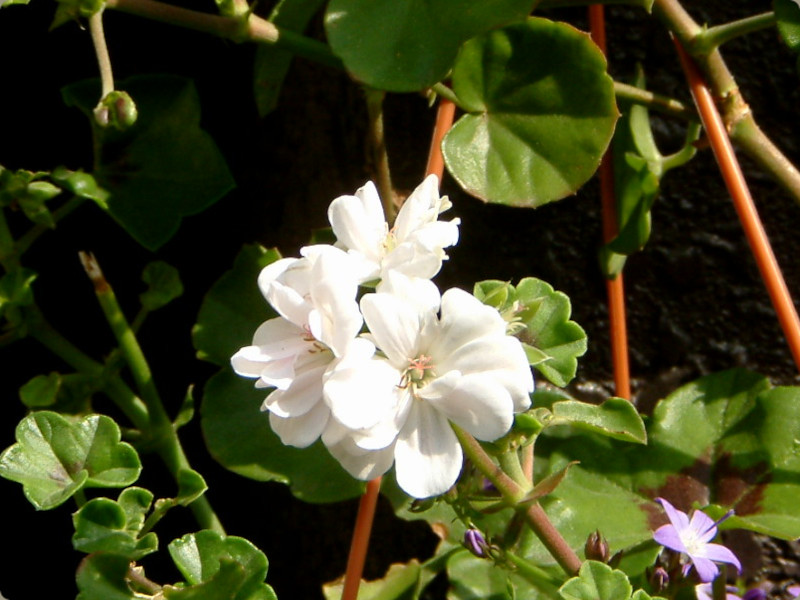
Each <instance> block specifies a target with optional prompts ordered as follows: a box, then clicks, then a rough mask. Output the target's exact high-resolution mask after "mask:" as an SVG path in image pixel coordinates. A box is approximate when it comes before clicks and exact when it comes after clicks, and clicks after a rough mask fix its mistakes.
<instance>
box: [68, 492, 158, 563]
mask: <svg viewBox="0 0 800 600" xmlns="http://www.w3.org/2000/svg"><path fill="white" fill-rule="evenodd" d="M152 502H153V494H152V493H150V492H149V491H148V490H145V489H143V488H137V487H130V488H126V489H124V490H122V492H121V493H120V495H119V499H118V500H117V501H116V502H115V501H113V500H111V499H110V498H93V499H92V500H89V502H87V503H86V504H84V505H83V506H82V507H81V509H80V510H79V511H78V512H76V513H75V514H74V515H73V516H72V522H73V524H74V526H75V534H74V535H73V536H72V545H73V546H74V547H75V549H76V550H78V551H80V552H86V553H92V552H109V553H111V554H118V555H121V556H125V557H127V558H128V560H139V559H140V558H142V557H143V556H146V555H147V554H150V553H151V552H155V551H156V550H157V549H158V538H157V537H156V534H155V533H152V532H150V533H147V534H145V535H144V536H142V537H141V538H140V537H139V532H140V531H141V529H142V526H143V525H144V519H145V515H146V514H147V511H148V510H150V505H151V504H152Z"/></svg>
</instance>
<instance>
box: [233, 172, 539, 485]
mask: <svg viewBox="0 0 800 600" xmlns="http://www.w3.org/2000/svg"><path fill="white" fill-rule="evenodd" d="M449 207H450V203H449V201H448V200H447V198H446V197H440V196H439V191H438V180H437V178H436V177H435V176H429V177H428V178H427V179H425V181H424V182H422V184H421V185H419V187H417V188H416V189H415V190H414V192H413V193H412V194H411V195H410V196H409V197H408V199H407V200H406V202H405V203H404V204H403V206H402V208H401V209H400V212H399V214H398V216H397V220H396V222H395V224H394V227H392V228H391V229H389V227H388V226H387V224H386V221H385V218H384V214H383V209H382V207H381V203H380V198H379V197H378V193H377V191H376V189H375V186H374V185H373V184H372V183H367V184H366V185H365V186H364V187H362V188H361V189H359V190H358V191H357V192H356V194H355V196H341V197H339V198H337V199H335V200H334V201H333V202H332V203H331V205H330V207H329V209H328V218H329V220H330V223H331V226H332V228H333V232H334V234H335V235H336V238H337V240H338V241H337V243H336V245H335V246H328V245H316V246H307V247H305V248H303V249H302V250H301V252H300V254H301V258H286V259H282V260H279V261H277V262H275V263H273V264H271V265H269V266H267V267H266V268H264V270H263V271H262V272H261V274H260V275H259V278H258V285H259V287H260V289H261V292H262V293H263V294H264V297H265V298H266V299H267V301H268V302H269V303H270V305H272V307H273V308H274V309H275V310H276V311H277V312H278V314H279V315H280V316H279V317H276V318H274V319H270V320H269V321H267V322H265V323H263V324H262V325H261V326H260V327H259V328H258V330H257V331H256V333H255V335H254V337H253V343H252V345H251V346H246V347H244V348H242V349H241V350H239V351H238V352H237V353H236V354H235V355H234V356H233V357H232V358H231V364H232V365H233V368H234V370H235V371H236V372H237V373H238V374H239V375H243V376H245V377H252V378H257V381H256V387H259V388H267V387H274V388H277V389H276V390H275V391H273V392H272V393H271V394H269V395H268V396H267V398H266V400H264V404H263V407H262V409H263V410H267V411H269V418H270V424H271V426H272V428H273V430H274V431H275V432H276V433H277V434H278V436H280V438H281V441H282V442H283V443H284V444H288V445H292V446H297V447H301V448H302V447H306V446H309V445H310V444H312V443H314V442H315V441H316V440H317V439H319V438H321V439H322V441H323V443H324V444H325V446H326V447H327V448H328V450H329V451H330V452H331V454H332V455H333V456H335V457H336V458H337V460H338V461H339V462H340V463H341V464H342V466H343V467H344V468H345V469H346V470H347V471H348V472H349V473H350V474H352V475H353V476H354V477H357V478H359V479H364V480H368V479H372V478H374V477H377V476H379V475H381V474H383V473H385V472H386V471H387V470H388V469H389V468H390V467H391V466H392V464H394V465H395V470H396V474H397V481H398V483H399V485H400V487H402V488H403V489H404V490H405V491H406V492H407V493H408V494H410V495H411V496H414V497H416V498H426V497H429V496H435V495H438V494H442V493H444V492H445V491H447V490H448V489H449V488H450V487H451V486H452V485H453V484H454V483H455V481H456V479H458V475H459V473H460V471H461V465H462V451H461V446H460V445H459V443H458V440H457V439H456V436H455V433H454V432H453V430H452V428H451V427H450V423H449V422H450V421H452V422H453V423H455V424H456V425H458V426H459V427H461V428H463V429H464V430H466V431H468V432H469V433H471V434H472V435H474V436H475V437H476V438H478V439H480V440H484V441H491V440H495V439H497V438H499V437H501V436H502V435H504V434H505V433H507V432H508V430H509V429H510V428H511V425H512V423H513V419H514V413H516V412H520V411H524V410H526V409H527V408H528V406H529V405H530V393H531V392H532V391H533V376H532V374H531V370H530V367H529V365H528V361H527V359H526V357H525V353H524V351H523V349H522V346H521V344H520V343H519V341H518V340H517V339H516V338H514V337H511V336H508V335H506V323H505V321H504V320H503V318H502V317H501V316H500V314H499V313H498V312H497V311H496V310H495V309H494V308H491V307H489V306H486V305H484V304H482V303H481V302H480V301H478V300H477V299H476V298H475V297H473V296H472V295H470V294H468V293H466V292H464V291H462V290H459V289H450V290H448V291H446V292H445V293H444V294H441V295H440V293H439V290H438V288H437V287H436V285H435V284H434V283H433V282H432V281H431V280H430V278H431V277H433V276H434V275H436V273H438V271H439V269H440V268H441V265H442V261H443V260H445V259H446V258H447V256H446V254H445V252H444V248H447V247H449V246H452V245H454V244H455V243H456V242H457V241H458V225H459V220H458V219H453V220H451V221H449V222H446V221H439V220H438V217H439V213H441V212H443V211H444V210H447V209H448V208H449ZM367 282H377V285H376V287H375V291H374V293H367V294H365V295H364V296H363V297H362V298H361V301H360V303H359V302H358V301H357V299H356V298H357V292H358V288H359V285H361V284H364V283H367ZM364 324H366V327H367V330H368V333H361V331H362V328H363V325H364Z"/></svg>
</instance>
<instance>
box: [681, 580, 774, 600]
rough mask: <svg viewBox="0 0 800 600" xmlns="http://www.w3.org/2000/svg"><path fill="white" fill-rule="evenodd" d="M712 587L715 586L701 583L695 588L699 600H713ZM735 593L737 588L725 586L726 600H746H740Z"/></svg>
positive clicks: (742, 599)
mask: <svg viewBox="0 0 800 600" xmlns="http://www.w3.org/2000/svg"><path fill="white" fill-rule="evenodd" d="M712 586H713V584H711V583H701V584H700V585H696V586H694V592H695V594H696V595H697V600H713V598H714V592H713V590H712ZM735 591H737V590H736V587H735V586H732V585H728V586H725V600H744V598H740V597H739V596H737V595H736V594H734V593H733V592H735ZM765 597H766V596H765Z"/></svg>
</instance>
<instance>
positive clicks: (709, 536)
mask: <svg viewBox="0 0 800 600" xmlns="http://www.w3.org/2000/svg"><path fill="white" fill-rule="evenodd" d="M689 529H690V530H692V531H693V532H694V535H693V537H695V539H697V540H700V541H702V542H710V541H711V540H713V539H714V536H716V535H717V526H716V524H715V523H714V520H713V519H712V518H711V517H709V516H708V515H707V514H705V513H704V512H703V511H700V510H696V511H694V513H692V520H691V521H690V522H689Z"/></svg>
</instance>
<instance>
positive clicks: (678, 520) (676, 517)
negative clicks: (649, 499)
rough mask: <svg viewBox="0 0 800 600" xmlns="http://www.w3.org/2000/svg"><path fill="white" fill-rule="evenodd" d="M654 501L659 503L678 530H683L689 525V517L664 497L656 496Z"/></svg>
mask: <svg viewBox="0 0 800 600" xmlns="http://www.w3.org/2000/svg"><path fill="white" fill-rule="evenodd" d="M656 502H658V503H660V504H661V506H663V507H664V512H666V513H667V518H668V519H669V521H670V523H672V524H673V525H674V526H675V528H676V529H677V530H678V531H683V530H684V529H686V528H687V527H689V517H688V516H687V515H686V513H685V512H682V511H680V510H678V509H677V508H675V507H674V506H672V504H670V503H669V502H667V501H666V500H664V498H656Z"/></svg>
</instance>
